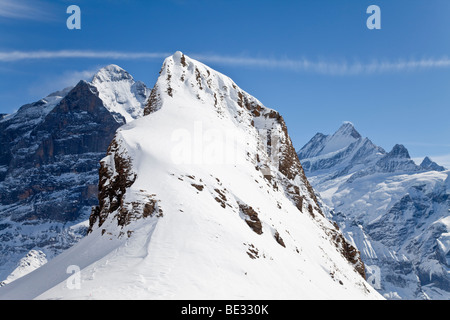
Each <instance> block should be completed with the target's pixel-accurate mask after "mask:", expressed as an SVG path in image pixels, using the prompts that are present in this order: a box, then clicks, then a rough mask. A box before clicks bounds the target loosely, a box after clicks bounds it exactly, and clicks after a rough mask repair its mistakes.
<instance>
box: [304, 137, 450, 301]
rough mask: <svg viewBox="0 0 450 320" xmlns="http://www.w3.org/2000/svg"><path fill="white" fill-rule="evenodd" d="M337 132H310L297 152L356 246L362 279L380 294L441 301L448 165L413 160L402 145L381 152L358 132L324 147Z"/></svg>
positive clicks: (445, 283)
mask: <svg viewBox="0 0 450 320" xmlns="http://www.w3.org/2000/svg"><path fill="white" fill-rule="evenodd" d="M347 129H348V128H347ZM339 131H342V130H341V129H339V130H338V132H339ZM349 131H353V130H349ZM336 135H337V134H334V135H330V136H326V135H323V134H316V135H315V136H314V137H313V138H312V139H311V141H310V142H308V143H307V144H306V145H305V147H303V148H302V149H301V150H300V151H299V153H298V154H299V157H300V158H301V161H302V164H303V165H304V167H305V168H306V172H307V175H308V178H309V180H310V181H311V183H312V185H313V186H314V187H315V188H316V190H317V191H318V192H319V194H321V195H322V199H323V201H324V202H325V204H326V205H328V206H330V207H332V208H333V209H334V210H331V211H329V210H327V211H326V213H327V215H328V214H330V215H329V216H330V217H332V219H334V220H335V221H336V222H338V224H339V225H340V227H341V229H342V230H343V231H344V233H345V234H347V235H348V237H349V238H351V239H353V241H354V243H355V245H356V246H357V248H359V250H360V251H361V255H362V259H363V261H364V263H365V265H366V270H365V272H366V274H367V276H368V278H370V279H371V282H372V283H373V284H374V286H375V287H376V288H377V289H378V290H379V292H380V293H382V294H384V295H385V297H386V298H390V299H429V298H432V299H448V298H449V292H450V290H449V288H450V287H449V283H450V279H449V275H448V270H449V269H448V268H449V260H448V259H447V258H446V257H448V252H449V248H450V246H449V245H448V236H447V235H448V232H449V230H450V224H449V208H450V202H449V192H450V189H449V186H448V184H446V181H448V171H443V170H444V168H442V167H441V166H439V165H437V164H436V163H434V162H432V161H431V160H430V159H429V158H425V159H424V161H423V162H422V164H421V165H420V166H418V165H416V164H415V163H414V162H413V160H411V158H410V155H409V153H408V150H407V149H406V148H405V147H404V146H403V145H396V146H394V148H393V149H392V151H391V152H388V153H387V152H385V151H384V150H383V149H382V148H380V147H377V146H375V145H374V144H373V143H371V142H370V140H369V139H367V138H362V137H361V136H360V135H359V134H358V135H356V134H348V135H340V141H346V144H340V145H339V147H338V148H337V150H336V148H335V146H334V145H333V143H332V145H331V146H330V145H328V144H329V143H331V142H332V139H331V137H333V136H336ZM355 137H359V138H355ZM322 150H330V152H328V153H327V152H325V153H323V152H322ZM303 157H306V158H303ZM350 255H351V254H350ZM361 271H364V270H363V268H361Z"/></svg>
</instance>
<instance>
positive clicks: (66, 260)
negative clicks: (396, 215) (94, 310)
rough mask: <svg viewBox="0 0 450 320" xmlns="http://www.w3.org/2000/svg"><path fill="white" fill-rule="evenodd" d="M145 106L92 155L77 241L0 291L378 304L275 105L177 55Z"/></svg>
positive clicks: (2, 295)
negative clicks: (89, 208)
mask: <svg viewBox="0 0 450 320" xmlns="http://www.w3.org/2000/svg"><path fill="white" fill-rule="evenodd" d="M145 114H146V116H144V117H143V118H140V119H137V120H135V121H133V122H131V123H129V124H126V125H124V126H122V127H121V128H120V129H119V130H118V132H117V134H116V137H115V138H114V140H113V141H112V143H111V145H110V147H109V150H108V155H107V156H106V157H105V158H104V159H103V160H102V163H101V168H100V182H99V183H100V185H99V188H100V192H99V202H100V204H99V206H98V207H97V208H95V209H94V210H93V213H92V215H91V218H90V233H89V235H88V236H87V237H86V238H84V239H83V240H81V241H80V242H79V243H78V244H77V245H75V246H74V247H72V248H71V249H69V250H67V251H66V252H64V253H62V254H61V255H60V256H59V257H57V258H55V259H53V260H52V261H50V262H49V263H47V264H46V265H44V266H43V267H41V268H39V269H38V270H36V271H35V272H32V273H30V274H28V275H27V276H25V277H23V278H21V279H19V280H16V281H15V282H13V283H11V284H9V285H7V286H5V287H3V288H0V299H14V298H19V299H34V298H36V299H380V298H381V296H380V295H379V294H378V293H377V292H376V291H375V290H373V289H372V288H371V287H370V286H369V285H368V284H367V283H366V282H365V280H364V278H363V276H362V275H363V274H362V273H361V270H362V269H364V268H363V265H362V264H361V261H360V259H359V253H358V252H357V251H356V250H355V249H354V248H353V247H352V246H351V245H350V244H349V243H348V242H347V241H346V240H345V239H344V237H343V236H342V234H341V232H340V231H339V230H337V229H336V227H335V225H333V224H332V223H331V222H330V221H329V220H328V219H327V218H325V216H324V214H323V212H322V210H321V208H320V207H319V204H318V201H317V199H316V197H315V194H314V191H313V190H312V188H311V186H310V185H309V183H308V181H307V180H306V178H305V176H304V173H303V169H302V168H301V166H300V163H299V161H298V158H297V156H296V154H295V150H293V147H292V143H291V140H290V138H289V136H288V134H287V129H286V126H285V124H284V120H283V119H282V117H281V116H280V115H279V114H278V113H277V112H276V111H274V110H271V109H268V108H266V107H264V106H263V105H262V103H260V102H259V101H258V100H257V99H255V98H253V97H252V96H250V95H249V94H247V93H246V92H244V91H243V90H241V89H240V88H239V87H238V86H237V85H236V84H235V83H234V82H233V81H232V80H231V79H229V78H228V77H226V76H224V75H222V74H220V73H219V72H216V71H215V70H213V69H211V68H209V67H207V66H205V65H203V64H202V63H200V62H198V61H195V60H193V59H190V58H189V57H187V56H185V55H183V54H182V53H181V52H177V53H175V54H174V55H173V56H171V57H168V58H167V59H166V60H165V62H164V65H163V68H162V70H161V72H160V77H159V78H158V81H157V83H156V84H155V87H154V88H153V90H152V93H151V96H150V100H149V103H148V105H147V108H146V110H145ZM70 265H76V266H79V268H80V270H81V271H80V287H79V288H78V289H73V288H72V286H71V284H72V283H73V282H72V280H73V278H70V279H69V282H67V278H68V277H69V275H70V274H68V273H67V268H68V267H69V266H70ZM28 288H31V289H28Z"/></svg>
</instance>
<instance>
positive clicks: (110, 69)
mask: <svg viewBox="0 0 450 320" xmlns="http://www.w3.org/2000/svg"><path fill="white" fill-rule="evenodd" d="M122 80H133V77H132V76H131V74H129V73H128V72H127V71H125V70H124V69H122V68H121V67H119V66H118V65H115V64H110V65H108V66H106V67H103V68H101V69H100V70H99V71H98V72H97V73H96V74H95V75H94V77H93V78H92V83H94V84H95V83H101V82H118V81H122Z"/></svg>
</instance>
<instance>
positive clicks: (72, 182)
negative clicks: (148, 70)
mask: <svg viewBox="0 0 450 320" xmlns="http://www.w3.org/2000/svg"><path fill="white" fill-rule="evenodd" d="M149 94H150V90H149V89H147V88H145V86H143V84H142V83H139V82H135V81H134V80H133V79H132V77H131V76H130V75H129V74H128V73H127V72H126V71H124V70H123V69H120V68H119V67H117V66H114V65H112V66H107V67H105V68H103V69H101V70H99V72H98V73H97V74H96V75H95V76H94V78H93V80H92V81H91V82H86V81H80V82H79V83H78V84H77V85H76V86H75V87H70V88H66V89H64V90H62V91H59V92H56V93H53V94H51V95H49V96H48V97H46V98H44V99H41V100H40V101H37V102H35V103H32V104H27V105H24V106H22V107H21V108H20V109H19V110H18V111H17V112H16V113H14V114H11V115H8V116H6V117H4V118H3V119H2V120H0V240H1V241H0V280H4V279H6V278H7V277H8V275H9V274H10V273H11V272H12V271H13V270H14V269H15V268H16V267H17V266H18V265H20V259H21V258H22V257H25V256H27V253H28V252H29V251H30V250H42V251H43V252H44V253H45V255H46V257H47V259H49V260H50V259H52V258H53V257H54V256H55V255H57V254H59V253H61V252H62V251H63V250H65V249H67V248H68V247H70V246H71V245H73V244H74V243H76V242H77V241H78V240H79V239H80V238H81V237H82V236H84V235H85V234H86V230H87V223H86V222H87V220H88V218H89V214H90V210H91V207H92V206H94V205H96V204H97V203H98V202H97V185H98V168H99V161H100V160H101V159H102V158H103V157H104V156H105V154H106V150H107V148H108V145H109V143H110V142H111V139H112V138H113V137H114V134H115V131H116V130H117V128H118V127H119V126H120V125H122V124H124V123H125V122H126V121H128V120H130V119H131V120H132V119H133V118H135V117H138V116H140V115H142V113H143V109H144V101H146V99H147V97H148V96H149ZM118 106H123V108H119V107H118ZM139 110H140V111H139ZM10 279H11V277H10Z"/></svg>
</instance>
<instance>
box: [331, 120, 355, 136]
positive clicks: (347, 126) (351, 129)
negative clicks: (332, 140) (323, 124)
mask: <svg viewBox="0 0 450 320" xmlns="http://www.w3.org/2000/svg"><path fill="white" fill-rule="evenodd" d="M334 135H335V136H337V135H339V136H346V137H352V138H355V139H359V138H361V135H360V134H359V132H358V131H356V129H355V126H354V125H353V123H351V122H350V121H344V122H343V123H342V125H341V127H340V128H339V129H338V130H337V131H336V132H335V134H334Z"/></svg>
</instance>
